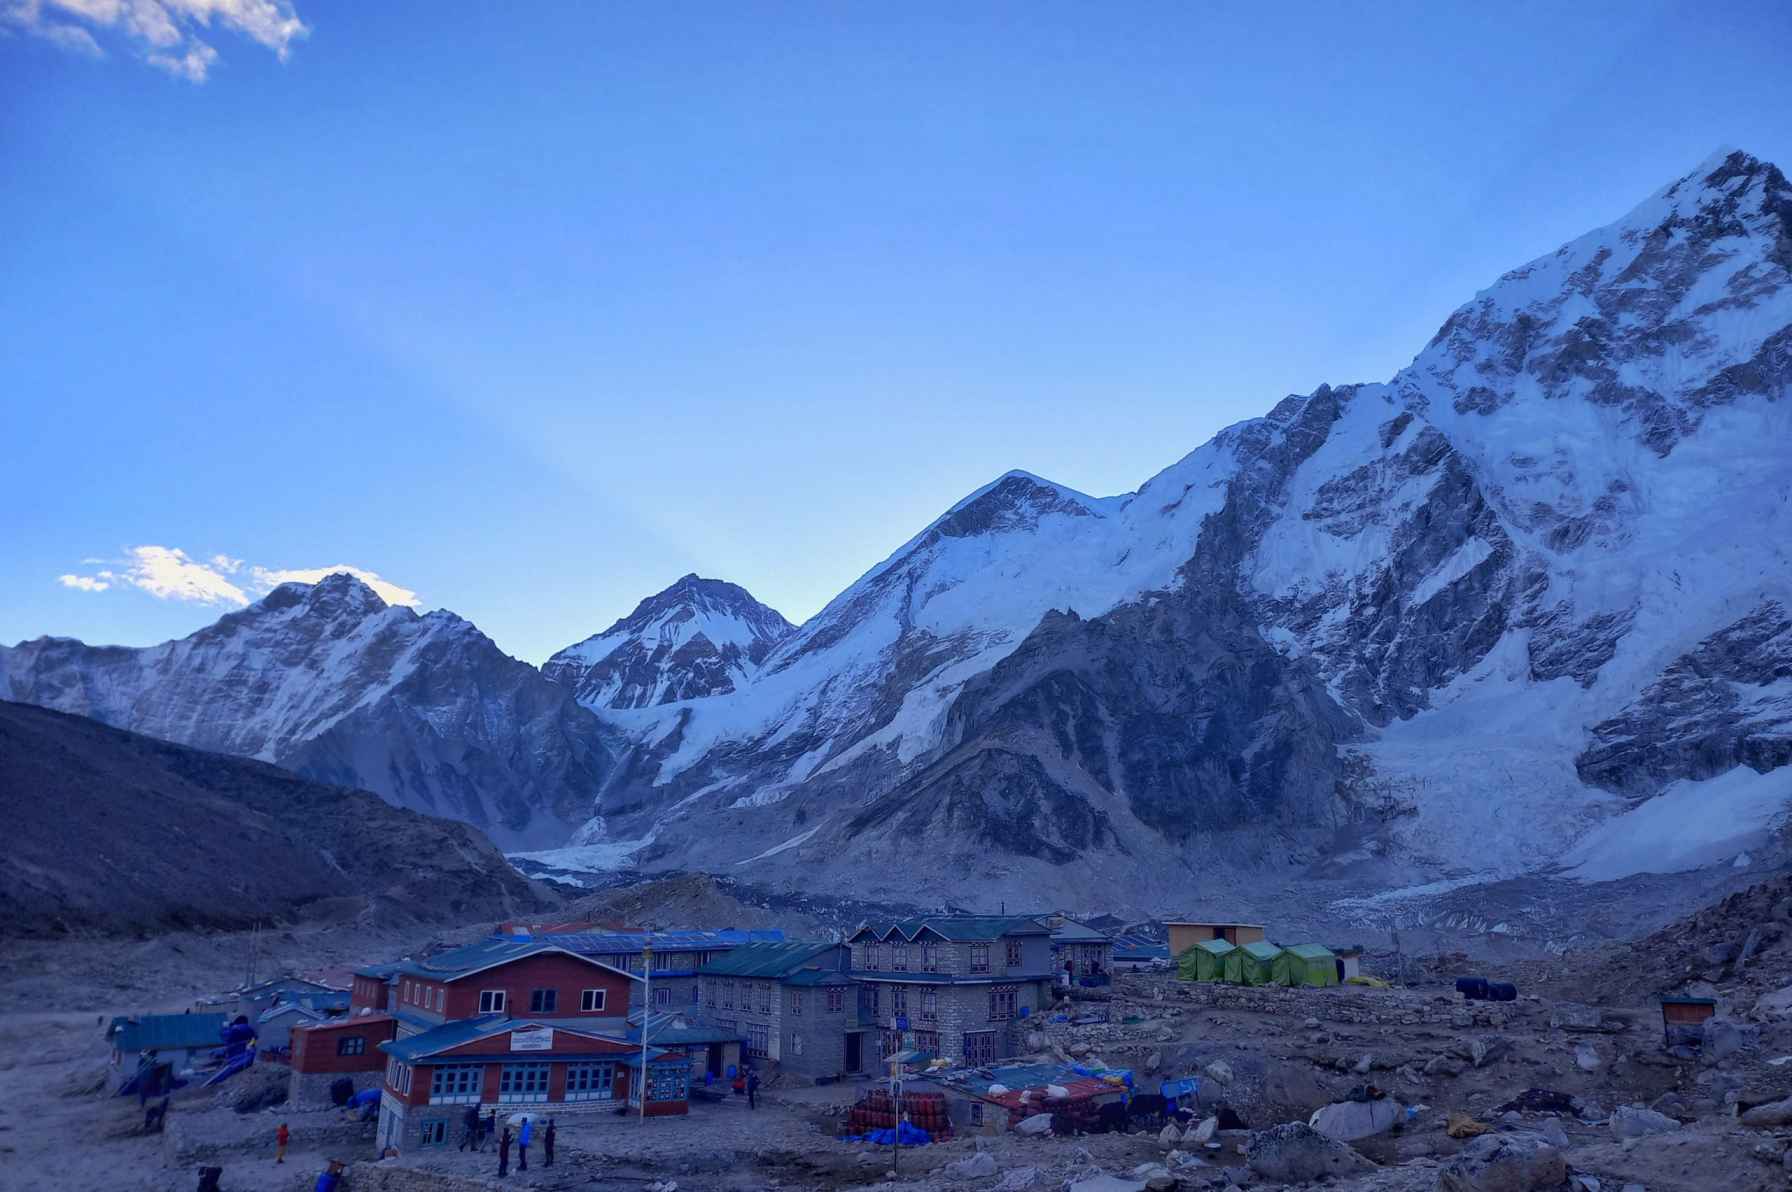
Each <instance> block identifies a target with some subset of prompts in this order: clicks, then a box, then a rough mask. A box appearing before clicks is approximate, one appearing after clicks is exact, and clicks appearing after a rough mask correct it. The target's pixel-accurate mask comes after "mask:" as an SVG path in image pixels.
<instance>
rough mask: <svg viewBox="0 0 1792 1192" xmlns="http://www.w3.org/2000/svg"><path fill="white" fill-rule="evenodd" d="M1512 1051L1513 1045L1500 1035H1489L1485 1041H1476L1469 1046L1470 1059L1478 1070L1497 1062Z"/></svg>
mask: <svg viewBox="0 0 1792 1192" xmlns="http://www.w3.org/2000/svg"><path fill="white" fill-rule="evenodd" d="M1511 1050H1512V1044H1511V1043H1509V1042H1507V1041H1506V1039H1505V1038H1504V1037H1502V1036H1500V1035H1489V1036H1488V1037H1487V1038H1485V1039H1476V1040H1475V1041H1474V1042H1473V1043H1470V1044H1469V1045H1468V1058H1469V1061H1470V1062H1471V1063H1473V1064H1474V1065H1475V1067H1477V1068H1485V1067H1486V1066H1487V1065H1488V1064H1491V1063H1493V1062H1494V1061H1495V1060H1498V1059H1501V1058H1503V1057H1504V1056H1505V1055H1506V1053H1507V1052H1509V1051H1511Z"/></svg>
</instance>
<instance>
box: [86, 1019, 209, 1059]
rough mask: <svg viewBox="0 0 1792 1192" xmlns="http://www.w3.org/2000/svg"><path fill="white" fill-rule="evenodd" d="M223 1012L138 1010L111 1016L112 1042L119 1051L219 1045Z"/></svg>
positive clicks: (172, 1049) (171, 1049) (184, 1048)
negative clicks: (148, 1012) (149, 1012)
mask: <svg viewBox="0 0 1792 1192" xmlns="http://www.w3.org/2000/svg"><path fill="white" fill-rule="evenodd" d="M228 1020H229V1016H228V1015H226V1014H139V1015H136V1016H135V1017H120V1018H114V1019H113V1020H112V1030H111V1034H112V1045H113V1046H114V1047H116V1048H117V1049H118V1050H120V1051H146V1050H151V1049H153V1050H157V1051H161V1050H169V1051H181V1050H186V1049H189V1048H198V1047H222V1046H223V1045H224V1035H223V1031H224V1024H225V1022H226V1021H228Z"/></svg>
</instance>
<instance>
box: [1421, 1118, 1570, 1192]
mask: <svg viewBox="0 0 1792 1192" xmlns="http://www.w3.org/2000/svg"><path fill="white" fill-rule="evenodd" d="M1567 1178H1568V1165H1567V1163H1566V1162H1565V1161H1564V1160H1563V1159H1562V1152H1561V1151H1560V1150H1558V1149H1556V1148H1555V1147H1553V1146H1551V1145H1550V1144H1549V1142H1548V1141H1547V1140H1545V1139H1544V1138H1543V1137H1542V1136H1541V1135H1538V1134H1531V1133H1526V1132H1518V1133H1513V1134H1483V1135H1482V1136H1481V1137H1479V1138H1477V1139H1475V1140H1474V1141H1472V1142H1470V1143H1469V1144H1468V1145H1467V1146H1465V1147H1463V1148H1462V1150H1461V1151H1460V1152H1459V1153H1458V1154H1457V1155H1456V1157H1455V1158H1454V1159H1452V1160H1450V1162H1449V1164H1448V1165H1447V1166H1445V1167H1444V1169H1443V1171H1442V1172H1440V1173H1439V1174H1438V1177H1437V1192H1544V1190H1545V1189H1548V1190H1549V1192H1554V1190H1555V1189H1557V1188H1560V1187H1561V1186H1562V1184H1563V1182H1564V1181H1566V1180H1567Z"/></svg>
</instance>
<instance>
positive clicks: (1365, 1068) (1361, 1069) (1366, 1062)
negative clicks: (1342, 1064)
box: [1351, 1055, 1375, 1076]
mask: <svg viewBox="0 0 1792 1192" xmlns="http://www.w3.org/2000/svg"><path fill="white" fill-rule="evenodd" d="M1374 1067H1375V1057H1374V1056H1369V1055H1366V1056H1364V1057H1363V1058H1361V1059H1359V1060H1358V1061H1357V1062H1356V1066H1355V1067H1353V1068H1351V1071H1352V1072H1355V1073H1356V1074H1357V1075H1358V1076H1367V1075H1369V1073H1370V1071H1371V1070H1373V1069H1374Z"/></svg>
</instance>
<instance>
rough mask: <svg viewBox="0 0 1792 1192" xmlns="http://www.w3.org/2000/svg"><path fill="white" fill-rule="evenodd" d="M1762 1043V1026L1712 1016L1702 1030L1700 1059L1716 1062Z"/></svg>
mask: <svg viewBox="0 0 1792 1192" xmlns="http://www.w3.org/2000/svg"><path fill="white" fill-rule="evenodd" d="M1760 1045H1761V1028H1760V1027H1758V1026H1743V1025H1742V1024H1740V1023H1738V1022H1735V1021H1733V1020H1731V1019H1728V1018H1710V1019H1707V1020H1706V1021H1705V1025H1704V1027H1703V1028H1701V1031H1700V1044H1699V1059H1700V1060H1702V1061H1703V1062H1705V1063H1707V1064H1714V1063H1716V1062H1718V1061H1719V1060H1721V1059H1725V1058H1726V1057H1728V1056H1732V1055H1735V1054H1736V1053H1737V1052H1739V1051H1753V1050H1754V1049H1755V1048H1757V1047H1759V1046H1760Z"/></svg>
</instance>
